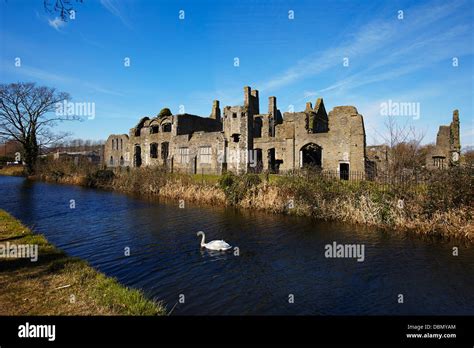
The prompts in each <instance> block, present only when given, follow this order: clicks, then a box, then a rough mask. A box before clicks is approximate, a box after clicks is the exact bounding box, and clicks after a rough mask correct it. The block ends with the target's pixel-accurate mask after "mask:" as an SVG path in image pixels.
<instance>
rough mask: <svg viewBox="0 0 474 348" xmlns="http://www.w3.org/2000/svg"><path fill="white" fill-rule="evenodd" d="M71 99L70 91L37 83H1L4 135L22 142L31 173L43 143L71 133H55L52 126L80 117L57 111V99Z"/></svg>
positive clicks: (1, 131)
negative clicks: (37, 84) (61, 90)
mask: <svg viewBox="0 0 474 348" xmlns="http://www.w3.org/2000/svg"><path fill="white" fill-rule="evenodd" d="M69 99H70V97H69V94H68V93H64V92H57V91H56V90H55V89H54V88H50V87H43V86H42V87H37V86H36V85H35V84H34V83H12V84H8V85H7V84H1V85H0V137H2V138H6V139H16V140H17V141H18V142H20V144H21V145H22V147H23V161H24V162H25V164H26V169H27V173H28V174H33V173H34V171H35V165H36V160H37V157H38V155H39V153H40V149H41V148H42V147H47V146H49V145H50V144H53V143H56V142H58V141H59V140H60V139H62V138H65V137H66V136H67V135H68V134H66V133H61V134H57V133H54V132H53V130H52V128H53V127H54V126H56V125H57V123H58V122H61V121H65V120H78V119H79V118H78V117H76V116H68V115H63V114H59V115H58V113H54V112H53V111H54V110H55V104H56V103H59V102H63V101H64V100H69Z"/></svg>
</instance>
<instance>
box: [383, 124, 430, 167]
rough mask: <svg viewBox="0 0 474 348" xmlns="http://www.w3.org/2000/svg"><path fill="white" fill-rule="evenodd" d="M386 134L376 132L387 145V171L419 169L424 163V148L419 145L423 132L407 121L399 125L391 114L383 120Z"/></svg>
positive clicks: (423, 135)
mask: <svg viewBox="0 0 474 348" xmlns="http://www.w3.org/2000/svg"><path fill="white" fill-rule="evenodd" d="M384 124H385V129H386V134H381V133H379V132H377V131H376V132H377V134H378V135H379V136H380V137H381V138H382V139H383V140H384V142H385V144H387V145H388V147H389V165H388V168H389V171H390V173H391V174H396V173H400V172H402V171H403V170H405V169H410V170H413V169H419V168H420V167H421V166H422V165H423V164H424V156H425V155H426V154H425V152H426V151H425V150H424V147H423V146H422V145H421V142H422V141H423V139H424V137H425V132H418V131H417V130H416V129H415V127H414V126H413V125H411V124H410V123H409V122H408V121H406V122H405V123H404V124H402V125H400V124H398V123H397V122H396V121H395V118H394V117H393V116H388V118H387V120H386V121H385V122H384Z"/></svg>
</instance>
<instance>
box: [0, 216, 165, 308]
mask: <svg viewBox="0 0 474 348" xmlns="http://www.w3.org/2000/svg"><path fill="white" fill-rule="evenodd" d="M7 241H8V242H9V243H10V244H37V245H38V248H39V257H38V261H37V262H31V261H30V260H29V259H0V271H1V272H0V315H165V314H166V311H165V309H164V307H163V306H162V305H161V304H160V303H156V302H154V301H151V300H149V299H147V298H146V297H145V296H144V294H143V293H142V292H141V291H139V290H135V289H130V288H127V287H125V286H123V285H121V284H120V283H119V282H117V280H116V279H114V278H110V277H107V276H105V275H104V274H102V273H100V272H98V271H96V270H95V269H94V268H92V267H91V266H90V265H89V264H88V263H87V262H85V261H83V260H80V259H78V258H73V257H69V256H68V255H66V254H65V253H64V252H63V251H61V250H59V249H57V248H56V247H54V246H53V245H52V244H50V243H48V241H47V240H46V238H45V237H44V236H42V235H40V234H34V233H32V232H31V230H29V229H28V228H27V227H25V226H24V225H22V224H21V223H20V222H19V221H18V220H16V219H14V218H13V217H12V216H10V215H9V214H8V213H6V212H5V211H3V210H0V243H2V244H3V243H6V242H7ZM72 297H74V301H71V298H72Z"/></svg>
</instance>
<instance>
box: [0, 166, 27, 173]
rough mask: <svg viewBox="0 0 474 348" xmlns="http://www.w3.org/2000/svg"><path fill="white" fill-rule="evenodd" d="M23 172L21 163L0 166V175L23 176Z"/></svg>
mask: <svg viewBox="0 0 474 348" xmlns="http://www.w3.org/2000/svg"><path fill="white" fill-rule="evenodd" d="M24 174H25V173H24V168H23V166H22V165H13V166H0V175H9V176H23V175H24Z"/></svg>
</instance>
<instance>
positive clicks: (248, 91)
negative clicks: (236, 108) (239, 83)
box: [244, 86, 252, 108]
mask: <svg viewBox="0 0 474 348" xmlns="http://www.w3.org/2000/svg"><path fill="white" fill-rule="evenodd" d="M251 93H252V89H251V88H250V87H249V86H245V87H244V106H245V107H247V108H248V107H249V106H250V99H251Z"/></svg>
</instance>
